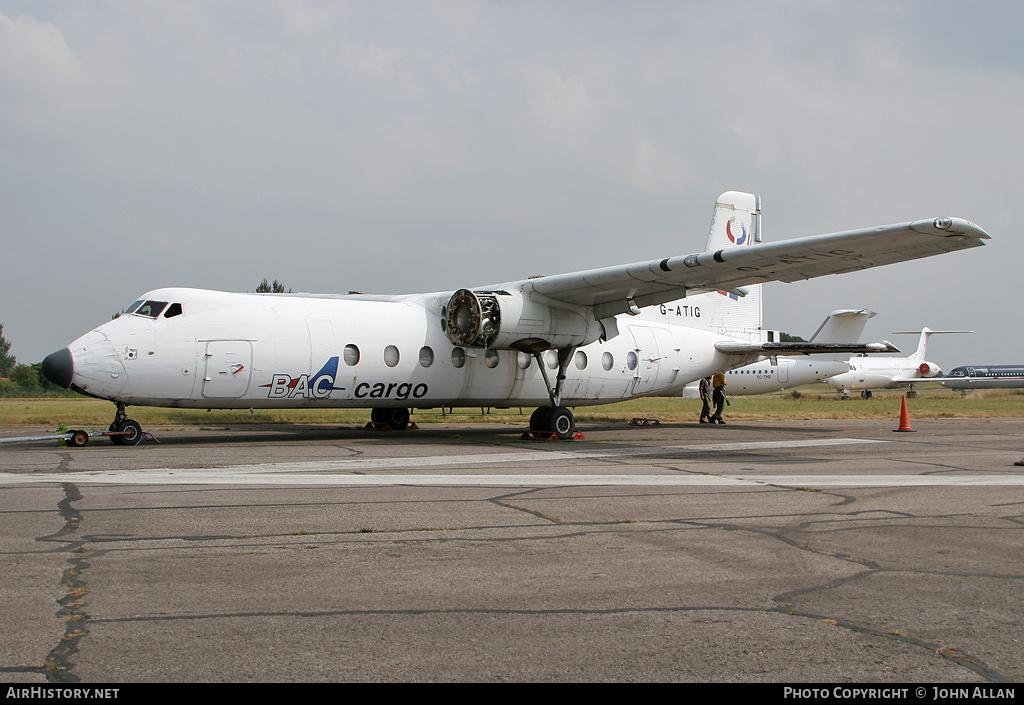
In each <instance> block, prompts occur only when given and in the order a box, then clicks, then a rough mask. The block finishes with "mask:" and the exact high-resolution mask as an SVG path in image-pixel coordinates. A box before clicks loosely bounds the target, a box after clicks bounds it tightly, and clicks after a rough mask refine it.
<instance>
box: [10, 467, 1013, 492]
mask: <svg viewBox="0 0 1024 705" xmlns="http://www.w3.org/2000/svg"><path fill="white" fill-rule="evenodd" d="M46 482H73V483H75V484H111V485H114V484H120V485H291V486H304V485H320V486H364V487H367V486H368V487H384V486H398V485H405V486H417V487H432V486H447V487H587V486H591V487H593V486H623V485H629V486H635V487H740V486H746V487H752V486H759V487H764V486H775V487H790V488H805V489H817V488H828V487H1022V486H1024V475H1010V474H998V475H706V474H664V475H649V474H648V475H623V474H609V475H597V474H593V473H587V474H579V475H568V474H551V475H537V474H529V475H527V474H507V473H502V474H494V475H470V474H466V475H456V474H447V473H446V474H441V473H438V474H430V473H380V474H354V473H339V474H320V473H298V474H292V473H284V474H282V473H264V472H247V471H240V470H237V469H232V470H221V471H214V470H206V469H204V470H173V471H168V470H143V471H140V470H127V471H117V472H96V473H92V472H88V473H64V474H47V475H40V474H38V473H32V474H25V475H17V474H13V473H5V474H4V475H3V476H0V484H22V483H33V484H35V483H46Z"/></svg>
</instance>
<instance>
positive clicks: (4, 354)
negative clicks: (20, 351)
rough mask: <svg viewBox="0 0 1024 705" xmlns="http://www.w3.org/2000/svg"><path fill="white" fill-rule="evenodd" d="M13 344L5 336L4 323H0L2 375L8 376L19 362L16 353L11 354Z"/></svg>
mask: <svg viewBox="0 0 1024 705" xmlns="http://www.w3.org/2000/svg"><path fill="white" fill-rule="evenodd" d="M10 351H11V344H10V342H8V340H7V339H6V338H4V324H3V323H0V377H8V376H9V375H10V374H11V370H13V369H14V365H15V364H16V363H17V362H18V361H17V360H15V359H14V355H9V354H8V353H10Z"/></svg>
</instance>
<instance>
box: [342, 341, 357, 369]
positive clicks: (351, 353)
mask: <svg viewBox="0 0 1024 705" xmlns="http://www.w3.org/2000/svg"><path fill="white" fill-rule="evenodd" d="M345 364H346V365H348V366H349V367H352V366H353V365H357V364H359V348H357V347H356V346H355V345H352V344H351V343H349V344H348V345H346V346H345Z"/></svg>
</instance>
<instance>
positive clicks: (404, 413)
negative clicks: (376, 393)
mask: <svg viewBox="0 0 1024 705" xmlns="http://www.w3.org/2000/svg"><path fill="white" fill-rule="evenodd" d="M370 420H371V421H373V422H374V423H386V424H387V425H388V426H390V427H391V428H392V429H393V430H395V431H404V430H405V429H407V428H409V410H408V409H406V408H405V407H399V408H397V409H373V410H372V411H371V412H370Z"/></svg>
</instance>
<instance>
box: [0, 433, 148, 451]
mask: <svg viewBox="0 0 1024 705" xmlns="http://www.w3.org/2000/svg"><path fill="white" fill-rule="evenodd" d="M132 433H134V431H131V430H129V431H65V432H64V433H48V434H45V435H41V436H18V437H17V438H0V443H28V442H31V441H64V442H65V443H67V444H68V445H69V446H74V447H76V448H81V447H82V446H84V445H85V444H87V443H88V442H89V439H90V438H97V437H99V436H108V437H111V440H113V438H112V437H113V436H127V435H130V434H132ZM142 437H143V438H144V439H145V440H146V441H147V442H149V443H159V442H160V441H158V440H157V439H156V438H154V437H153V434H152V433H149V432H148V431H143V432H142Z"/></svg>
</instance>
